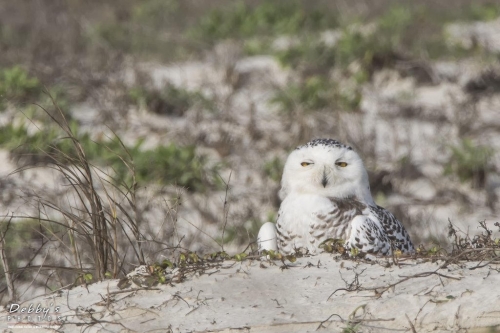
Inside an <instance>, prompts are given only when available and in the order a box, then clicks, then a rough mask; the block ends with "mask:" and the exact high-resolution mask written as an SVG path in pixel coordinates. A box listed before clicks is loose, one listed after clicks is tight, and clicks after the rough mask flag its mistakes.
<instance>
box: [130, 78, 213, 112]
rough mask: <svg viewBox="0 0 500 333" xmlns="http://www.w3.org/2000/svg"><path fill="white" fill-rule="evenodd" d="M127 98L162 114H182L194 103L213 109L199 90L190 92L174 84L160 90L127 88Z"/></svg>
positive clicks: (211, 103)
mask: <svg viewBox="0 0 500 333" xmlns="http://www.w3.org/2000/svg"><path fill="white" fill-rule="evenodd" d="M128 98H129V100H130V102H131V103H133V104H135V105H138V106H140V107H143V108H146V109H147V110H149V111H151V112H154V113H157V114H163V115H175V116H182V115H183V114H184V112H186V111H187V110H189V109H190V108H191V107H193V106H194V105H200V106H201V107H203V108H205V109H208V110H214V109H215V105H214V103H213V102H212V101H211V100H210V99H208V98H206V97H205V96H204V95H203V94H202V93H201V92H198V91H196V92H191V91H188V90H185V89H182V88H177V87H175V86H174V85H167V86H166V87H165V88H163V89H161V90H158V89H147V88H144V87H134V88H132V89H130V90H129V92H128Z"/></svg>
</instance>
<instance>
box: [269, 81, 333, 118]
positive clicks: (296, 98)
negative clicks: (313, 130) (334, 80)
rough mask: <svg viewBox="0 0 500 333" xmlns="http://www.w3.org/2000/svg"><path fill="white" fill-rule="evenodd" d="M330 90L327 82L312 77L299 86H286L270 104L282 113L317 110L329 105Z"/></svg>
mask: <svg viewBox="0 0 500 333" xmlns="http://www.w3.org/2000/svg"><path fill="white" fill-rule="evenodd" d="M331 88H332V86H331V84H330V82H328V80H326V79H324V78H322V77H320V76H312V77H309V78H307V79H306V80H305V81H303V82H301V83H300V84H290V85H288V87H286V88H285V90H283V91H279V92H278V93H277V94H276V95H275V97H274V98H273V99H272V100H271V103H272V104H277V105H279V107H280V109H281V110H283V111H292V110H295V109H297V108H302V109H305V110H319V109H323V108H325V107H327V106H329V105H330V104H331V97H332V96H331V92H332V89H331Z"/></svg>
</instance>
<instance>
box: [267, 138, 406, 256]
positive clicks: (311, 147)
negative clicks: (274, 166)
mask: <svg viewBox="0 0 500 333" xmlns="http://www.w3.org/2000/svg"><path fill="white" fill-rule="evenodd" d="M281 185H282V187H281V190H280V197H281V199H282V200H283V201H282V203H281V206H280V210H279V215H278V220H277V223H276V233H277V246H278V249H279V251H280V252H282V253H284V254H289V253H293V252H295V251H296V250H299V249H307V250H308V251H309V252H310V253H316V252H317V251H318V246H319V245H320V244H321V243H322V242H323V241H325V240H327V239H329V238H335V239H344V240H345V241H346V243H345V246H346V248H348V249H350V248H353V247H354V248H357V249H358V250H360V251H361V252H364V253H368V254H375V255H376V254H381V255H388V254H390V253H391V251H392V249H399V250H401V251H402V252H405V253H411V252H413V251H414V248H413V244H412V243H411V241H410V238H409V235H408V233H407V232H406V230H405V229H404V227H403V225H402V224H401V223H400V222H399V221H398V220H397V219H396V218H395V217H394V215H392V214H391V213H390V212H389V211H387V210H385V209H384V208H382V207H380V206H377V205H376V204H375V202H374V201H373V198H372V196H371V193H370V186H369V182H368V174H367V172H366V169H365V167H364V165H363V162H362V160H361V158H360V157H359V155H358V154H357V153H356V152H355V151H354V150H352V148H351V147H349V146H346V145H343V144H341V143H339V142H338V141H335V140H331V139H318V140H313V141H311V142H309V143H307V144H306V145H303V146H300V147H298V148H297V149H295V150H294V151H293V152H292V153H291V154H290V155H289V157H288V159H287V162H286V163H285V168H284V171H283V178H282V181H281Z"/></svg>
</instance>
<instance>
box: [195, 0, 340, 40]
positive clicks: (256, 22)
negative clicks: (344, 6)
mask: <svg viewBox="0 0 500 333" xmlns="http://www.w3.org/2000/svg"><path fill="white" fill-rule="evenodd" d="M336 26H338V21H337V18H336V16H335V15H334V14H332V13H331V12H328V11H326V10H320V9H312V10H311V9H308V8H305V7H303V6H300V4H299V3H298V2H297V1H280V2H276V1H270V0H268V1H264V2H263V3H261V4H259V5H258V6H256V7H255V8H252V7H251V6H249V5H247V4H245V2H243V1H238V2H236V4H234V5H233V6H231V7H230V8H225V9H215V10H212V11H211V12H210V13H208V14H207V15H206V16H205V17H202V18H201V20H200V22H199V23H198V24H197V25H195V26H194V27H193V28H192V29H191V30H190V31H189V32H188V33H189V35H191V36H192V37H194V38H196V39H200V40H204V41H209V42H215V41H217V40H221V39H227V38H249V37H254V36H276V35H293V34H299V33H304V32H311V31H319V30H325V29H331V28H335V27H336Z"/></svg>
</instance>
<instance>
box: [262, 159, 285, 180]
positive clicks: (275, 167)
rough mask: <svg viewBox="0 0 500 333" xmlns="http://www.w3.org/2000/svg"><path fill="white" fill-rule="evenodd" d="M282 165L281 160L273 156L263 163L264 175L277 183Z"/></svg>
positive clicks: (281, 172) (281, 171)
mask: <svg viewBox="0 0 500 333" xmlns="http://www.w3.org/2000/svg"><path fill="white" fill-rule="evenodd" d="M283 167H284V164H283V161H282V160H281V159H280V158H278V157H275V158H273V159H272V160H269V161H267V162H266V163H265V164H264V173H265V174H266V176H268V177H269V178H271V179H272V180H274V181H275V182H277V183H279V182H280V181H281V176H282V174H283Z"/></svg>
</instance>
